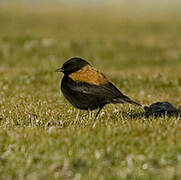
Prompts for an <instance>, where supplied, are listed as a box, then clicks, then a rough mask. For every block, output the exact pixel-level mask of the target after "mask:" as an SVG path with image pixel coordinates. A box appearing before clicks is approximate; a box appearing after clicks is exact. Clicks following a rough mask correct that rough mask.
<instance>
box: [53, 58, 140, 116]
mask: <svg viewBox="0 0 181 180" xmlns="http://www.w3.org/2000/svg"><path fill="white" fill-rule="evenodd" d="M56 72H63V73H64V76H63V79H62V82H61V90H62V93H63V95H64V96H65V98H66V99H67V100H68V101H69V102H70V103H71V104H72V105H73V106H74V107H76V108H78V109H83V110H94V109H98V112H97V114H96V117H97V115H98V114H99V112H100V111H101V109H102V108H103V107H104V106H105V105H106V104H110V103H113V104H116V103H130V104H135V105H138V106H141V105H140V104H139V103H137V102H135V101H132V100H131V99H130V98H129V97H127V96H125V95H124V94H123V93H121V92H120V91H119V90H118V89H117V88H116V87H115V86H114V85H113V84H112V83H111V82H109V81H108V80H107V78H106V77H105V76H104V74H102V73H101V72H99V71H98V70H97V69H95V68H94V67H92V66H91V65H90V64H89V63H88V62H87V61H85V60H84V59H81V58H78V57H74V58H71V59H69V60H68V61H67V62H65V63H64V64H63V66H62V67H61V68H59V69H57V70H56Z"/></svg>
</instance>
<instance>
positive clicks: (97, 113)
mask: <svg viewBox="0 0 181 180" xmlns="http://www.w3.org/2000/svg"><path fill="white" fill-rule="evenodd" d="M102 108H103V106H101V107H100V108H99V110H98V111H97V114H96V116H95V119H94V120H96V119H97V116H98V115H99V113H100V112H101V110H102Z"/></svg>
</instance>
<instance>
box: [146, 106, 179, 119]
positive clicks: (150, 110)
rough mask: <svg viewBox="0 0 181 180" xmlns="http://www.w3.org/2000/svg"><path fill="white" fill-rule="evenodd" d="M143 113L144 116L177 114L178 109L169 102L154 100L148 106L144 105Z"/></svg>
mask: <svg viewBox="0 0 181 180" xmlns="http://www.w3.org/2000/svg"><path fill="white" fill-rule="evenodd" d="M144 109H145V113H146V116H147V117H149V116H155V117H159V116H166V115H175V114H178V113H179V111H180V110H178V109H176V108H175V107H174V106H173V105H172V104H171V103H169V102H156V103H153V104H151V105H150V106H149V107H148V106H145V107H144Z"/></svg>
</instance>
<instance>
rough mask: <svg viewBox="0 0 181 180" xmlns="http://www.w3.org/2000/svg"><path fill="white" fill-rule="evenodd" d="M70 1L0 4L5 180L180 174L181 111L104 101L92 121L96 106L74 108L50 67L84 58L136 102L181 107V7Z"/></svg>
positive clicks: (0, 159)
mask: <svg viewBox="0 0 181 180" xmlns="http://www.w3.org/2000/svg"><path fill="white" fill-rule="evenodd" d="M64 6H65V7H64ZM64 6H63V7H64V8H63V7H62V8H61V7H54V9H51V7H49V8H47V9H46V8H45V7H44V8H43V9H41V10H40V11H37V10H36V9H35V10H31V9H29V8H28V7H25V8H24V10H23V9H19V8H20V7H19V8H16V7H13V8H12V7H9V6H7V7H6V6H4V7H1V8H0V27H1V28H0V179H2V180H4V179H6V180H11V179H13V180H14V179H18V180H19V179H27V180H28V179H31V180H32V179H33V180H41V179H47V180H49V179H67V180H68V179H75V180H78V179H91V180H92V179H95V180H96V179H97V180H98V179H99V180H100V179H104V180H106V179H107V180H108V179H111V180H114V179H115V180H117V179H120V180H122V179H130V180H133V179H134V180H145V179H154V180H160V179H168V180H170V179H174V180H175V179H181V173H180V168H181V141H180V139H181V123H180V117H166V118H152V117H150V118H146V117H145V115H144V111H143V110H142V109H140V108H138V107H135V106H130V105H107V106H106V107H104V109H103V110H102V113H101V114H100V116H99V117H98V119H97V121H96V127H93V124H94V121H93V119H94V116H95V114H96V111H93V112H86V111H79V110H77V109H75V108H73V107H72V106H71V105H70V104H69V103H68V102H67V101H66V100H65V99H64V97H63V96H62V94H61V93H60V89H59V85H60V79H61V78H62V76H61V75H59V74H56V73H55V72H54V71H55V69H57V68H58V67H60V66H61V65H62V63H64V62H65V61H66V60H67V59H69V58H71V57H74V56H79V57H82V58H85V59H86V60H88V61H89V62H90V63H91V64H93V65H94V66H95V67H97V68H98V69H101V70H102V71H103V72H104V74H105V75H106V76H107V77H108V78H109V79H110V80H111V81H112V82H113V83H114V84H115V85H116V86H117V87H118V88H119V89H121V91H122V92H123V93H125V94H126V95H128V96H129V97H131V98H132V99H134V100H136V101H138V102H140V103H142V104H146V105H149V104H151V103H153V102H156V101H169V102H171V103H173V104H174V105H175V106H176V107H178V106H179V105H180V91H181V72H180V67H181V52H180V48H181V31H180V29H181V23H180V21H179V18H180V17H181V15H180V13H178V12H177V13H176V15H177V18H175V16H174V15H175V14H174V13H173V12H170V11H169V13H170V14H167V16H166V13H164V14H157V15H158V16H156V15H155V16H149V15H148V13H147V16H144V15H143V16H140V15H138V16H136V15H135V16H129V17H127V14H126V12H123V13H118V12H119V11H116V10H115V11H114V12H113V13H112V14H111V15H110V14H108V13H107V12H108V11H110V9H106V8H105V9H104V8H101V7H99V8H97V9H96V8H95V9H86V10H84V9H82V8H81V7H77V8H75V9H73V8H70V6H68V5H64ZM115 9H116V8H115ZM54 10H55V11H54ZM129 15H130V14H129Z"/></svg>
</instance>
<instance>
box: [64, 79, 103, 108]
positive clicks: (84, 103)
mask: <svg viewBox="0 0 181 180" xmlns="http://www.w3.org/2000/svg"><path fill="white" fill-rule="evenodd" d="M88 86H89V85H88V84H87V83H83V82H76V81H73V80H72V79H71V78H70V77H69V76H64V77H63V79H62V82H61V90H62V93H63V95H64V96H65V98H66V99H67V100H68V101H69V102H70V103H71V104H72V105H73V106H75V107H76V108H79V109H84V110H94V109H97V108H100V107H102V106H104V105H105V104H106V103H105V100H104V98H103V97H100V96H97V94H96V93H91V94H89V93H87V92H85V89H86V88H87V89H90V88H89V87H88Z"/></svg>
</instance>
